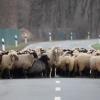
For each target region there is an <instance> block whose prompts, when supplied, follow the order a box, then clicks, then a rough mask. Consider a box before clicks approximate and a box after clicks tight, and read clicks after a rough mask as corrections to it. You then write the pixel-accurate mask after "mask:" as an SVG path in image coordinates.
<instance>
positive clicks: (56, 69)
mask: <svg viewBox="0 0 100 100" xmlns="http://www.w3.org/2000/svg"><path fill="white" fill-rule="evenodd" d="M56 71H57V69H56V67H55V77H56Z"/></svg>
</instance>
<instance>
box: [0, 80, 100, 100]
mask: <svg viewBox="0 0 100 100" xmlns="http://www.w3.org/2000/svg"><path fill="white" fill-rule="evenodd" d="M99 99H100V80H99V79H78V78H52V79H20V80H0V100H99Z"/></svg>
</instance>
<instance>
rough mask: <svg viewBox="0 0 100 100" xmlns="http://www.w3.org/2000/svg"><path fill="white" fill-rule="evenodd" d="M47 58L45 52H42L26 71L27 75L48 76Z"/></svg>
mask: <svg viewBox="0 0 100 100" xmlns="http://www.w3.org/2000/svg"><path fill="white" fill-rule="evenodd" d="M48 61H49V58H48V56H47V55H46V54H42V55H41V57H40V58H38V59H37V61H36V62H34V63H33V65H32V67H31V68H30V69H29V71H28V75H29V77H36V76H40V77H48V76H49V70H50V68H49V63H48Z"/></svg>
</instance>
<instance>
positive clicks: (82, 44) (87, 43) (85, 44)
mask: <svg viewBox="0 0 100 100" xmlns="http://www.w3.org/2000/svg"><path fill="white" fill-rule="evenodd" d="M95 43H98V39H92V40H72V41H69V40H66V41H55V42H54V41H51V42H41V43H35V44H31V45H29V46H27V47H25V48H24V50H26V49H35V48H38V47H43V48H45V49H47V48H51V47H54V46H58V47H62V48H68V49H73V48H86V49H92V47H91V45H92V44H95Z"/></svg>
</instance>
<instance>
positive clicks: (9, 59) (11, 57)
mask: <svg viewBox="0 0 100 100" xmlns="http://www.w3.org/2000/svg"><path fill="white" fill-rule="evenodd" d="M17 60H18V56H17V53H16V52H9V53H8V54H4V55H2V60H1V63H0V70H1V77H3V78H11V77H12V76H11V69H12V67H13V64H14V62H15V61H17Z"/></svg>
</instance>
